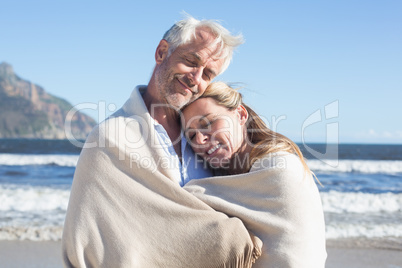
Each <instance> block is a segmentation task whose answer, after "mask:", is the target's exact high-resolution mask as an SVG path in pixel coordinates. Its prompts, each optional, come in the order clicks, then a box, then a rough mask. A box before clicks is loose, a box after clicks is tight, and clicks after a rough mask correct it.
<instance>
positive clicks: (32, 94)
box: [0, 62, 96, 139]
mask: <svg viewBox="0 0 402 268" xmlns="http://www.w3.org/2000/svg"><path fill="white" fill-rule="evenodd" d="M72 108H73V106H72V105H71V104H70V103H69V102H67V101H66V100H64V99H62V98H59V97H56V96H53V95H51V94H49V93H47V92H46V91H45V90H44V89H43V88H42V87H40V86H38V85H35V84H33V83H31V82H29V81H26V80H23V79H21V78H20V77H18V76H17V75H16V74H15V73H14V70H13V68H12V66H11V65H9V64H7V63H4V62H3V63H1V64H0V138H40V139H65V138H66V129H65V120H66V116H67V114H68V113H69V111H73V110H72ZM70 114H73V117H72V118H71V130H70V129H67V133H72V134H73V136H74V138H76V139H85V138H86V136H87V135H88V133H89V132H90V131H91V130H92V128H93V126H95V125H96V122H95V120H94V119H92V118H91V117H89V116H87V115H85V114H83V113H80V112H78V111H76V112H71V113H70Z"/></svg>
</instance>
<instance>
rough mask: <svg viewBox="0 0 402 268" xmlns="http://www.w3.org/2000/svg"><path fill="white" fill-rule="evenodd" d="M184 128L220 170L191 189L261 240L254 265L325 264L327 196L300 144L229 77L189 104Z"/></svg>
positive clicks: (193, 183)
mask: <svg viewBox="0 0 402 268" xmlns="http://www.w3.org/2000/svg"><path fill="white" fill-rule="evenodd" d="M182 128H183V130H184V133H185V136H186V138H187V140H188V142H189V143H190V145H191V146H192V148H193V150H194V151H195V152H196V153H197V154H198V155H199V156H201V157H202V158H203V159H204V160H205V161H206V162H207V163H208V164H209V165H210V166H211V167H212V168H213V169H215V170H216V172H217V174H220V175H221V176H215V177H213V178H205V179H199V180H192V181H190V182H189V183H188V184H186V186H185V187H184V188H185V189H186V190H187V191H189V192H191V193H192V194H194V195H195V196H196V197H198V198H199V199H201V200H202V201H204V202H205V203H207V204H208V205H210V206H211V207H212V208H214V209H215V210H217V211H220V212H223V213H225V214H227V215H229V216H232V217H238V218H240V219H241V220H242V221H243V223H244V224H245V226H246V227H247V229H248V230H249V231H250V232H252V233H254V234H255V235H256V236H258V237H259V238H260V239H261V240H262V242H263V243H264V244H263V248H262V255H261V257H260V258H259V259H258V260H257V261H256V263H255V264H254V265H253V267H264V268H267V267H297V268H301V267H308V268H314V267H325V260H326V256H327V254H326V249H325V224H324V216H323V210H322V205H321V199H320V196H319V192H318V189H317V186H316V184H315V181H314V179H313V174H312V172H311V171H310V169H309V168H308V166H307V164H306V163H305V161H304V159H303V156H302V153H301V152H300V150H299V148H298V147H297V145H296V144H295V143H294V142H292V141H291V140H290V139H288V138H286V137H285V136H283V135H281V134H279V133H276V132H274V131H272V130H270V129H269V128H268V127H267V126H266V125H265V123H264V122H263V121H262V120H261V118H260V117H259V116H258V115H257V114H256V113H255V112H254V111H253V110H252V109H251V108H249V107H248V106H247V105H245V104H244V103H243V101H242V96H241V94H240V93H239V92H238V91H236V90H235V89H232V88H231V87H229V86H228V85H227V84H225V83H222V82H216V83H212V84H210V86H209V87H208V88H207V89H206V91H205V93H204V94H203V95H202V96H201V97H200V98H199V99H198V100H196V101H194V102H193V103H192V104H190V105H189V106H187V107H186V108H185V109H183V111H182Z"/></svg>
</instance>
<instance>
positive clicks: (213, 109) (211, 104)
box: [182, 97, 247, 168]
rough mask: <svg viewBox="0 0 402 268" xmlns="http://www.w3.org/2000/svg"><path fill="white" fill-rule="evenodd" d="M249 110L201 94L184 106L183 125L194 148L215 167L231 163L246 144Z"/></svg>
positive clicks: (226, 165)
mask: <svg viewBox="0 0 402 268" xmlns="http://www.w3.org/2000/svg"><path fill="white" fill-rule="evenodd" d="M246 120H247V112H246V111H245V109H244V107H243V106H240V107H239V108H237V109H235V110H232V111H230V110H228V109H227V108H226V107H224V106H221V105H219V104H218V103H217V102H216V101H215V100H214V99H212V98H208V97H207V98H201V99H198V100H196V101H194V102H193V103H192V104H190V105H189V106H188V107H186V108H185V109H184V110H183V115H182V127H183V130H184V133H185V135H186V139H187V141H188V142H189V144H190V145H191V147H192V148H193V150H194V151H195V152H196V153H197V154H198V155H200V156H201V157H202V158H204V159H205V160H206V161H207V162H208V163H209V164H210V165H211V166H212V167H213V168H225V167H228V166H229V163H230V159H231V158H232V157H233V155H234V153H236V152H238V151H239V149H240V148H241V147H242V144H244V139H245V137H244V127H245V122H246Z"/></svg>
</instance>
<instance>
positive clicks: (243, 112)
mask: <svg viewBox="0 0 402 268" xmlns="http://www.w3.org/2000/svg"><path fill="white" fill-rule="evenodd" d="M237 113H238V114H239V119H240V125H244V124H245V123H246V122H247V119H248V112H247V109H246V108H245V107H244V106H243V105H240V106H239V107H237Z"/></svg>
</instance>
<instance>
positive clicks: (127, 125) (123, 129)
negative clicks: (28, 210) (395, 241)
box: [62, 88, 261, 268]
mask: <svg viewBox="0 0 402 268" xmlns="http://www.w3.org/2000/svg"><path fill="white" fill-rule="evenodd" d="M86 147H87V148H86V149H83V150H82V152H81V155H80V158H79V161H78V164H77V167H76V172H75V175H74V180H73V185H72V189H71V196H70V202H69V206H68V211H67V215H66V220H65V225H64V232H63V239H62V251H63V260H64V265H65V266H66V267H147V268H148V267H151V268H152V267H192V268H196V267H200V268H201V267H202V268H207V267H211V268H214V267H251V265H252V263H253V261H254V260H255V259H256V258H257V257H258V255H259V253H260V252H261V241H260V240H259V239H258V238H256V237H254V236H252V235H250V234H249V232H248V231H247V229H246V228H245V227H244V224H243V223H242V222H241V221H240V220H239V219H238V218H229V217H228V216H227V215H225V214H223V213H220V212H216V211H214V210H213V209H212V208H210V207H209V206H208V205H206V204H205V203H203V202H202V201H200V200H199V199H197V198H196V197H195V196H193V195H192V194H190V193H189V192H187V191H186V190H184V189H183V188H181V187H180V186H179V184H178V183H177V182H176V179H175V178H174V175H173V174H177V170H175V169H177V168H178V167H177V166H171V165H170V164H169V162H170V161H168V160H167V159H165V154H164V152H163V149H162V147H161V145H160V144H159V143H158V139H157V138H156V133H155V129H154V127H153V124H152V122H151V118H150V115H149V113H148V111H147V109H146V107H145V105H144V102H143V100H142V97H141V95H140V93H139V89H138V88H137V89H135V90H134V92H133V93H132V95H131V98H130V99H129V100H128V101H127V103H126V104H125V105H124V106H123V108H122V109H121V110H120V111H118V112H117V113H116V115H115V117H112V118H110V119H108V120H106V121H105V122H103V123H101V124H100V125H99V126H98V127H97V128H96V129H94V131H93V132H92V133H91V134H90V136H89V137H88V139H87V141H86Z"/></svg>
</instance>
